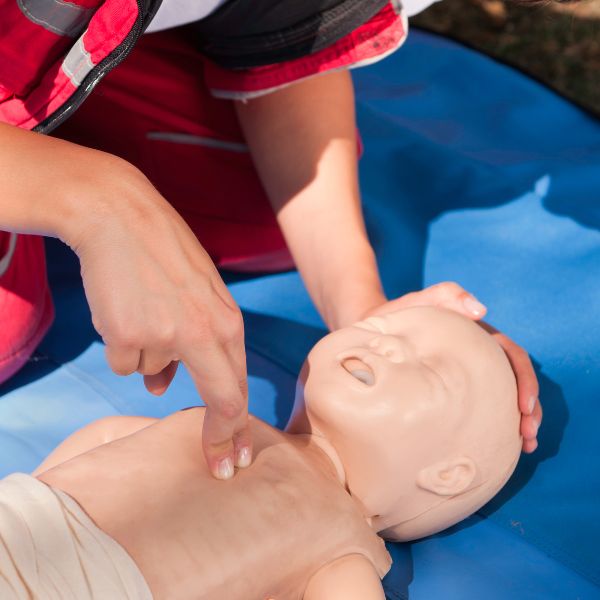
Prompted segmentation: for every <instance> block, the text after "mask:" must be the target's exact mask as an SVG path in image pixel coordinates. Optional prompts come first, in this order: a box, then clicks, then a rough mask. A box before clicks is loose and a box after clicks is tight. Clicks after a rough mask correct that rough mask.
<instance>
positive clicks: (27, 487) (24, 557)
mask: <svg viewBox="0 0 600 600" xmlns="http://www.w3.org/2000/svg"><path fill="white" fill-rule="evenodd" d="M0 598H1V599H2V600H13V599H15V598H16V599H19V600H20V599H21V598H27V599H31V598H33V599H35V600H38V599H39V600H121V599H123V600H125V599H126V600H151V599H152V594H151V593H150V589H149V588H148V586H147V584H146V582H145V580H144V578H143V576H142V574H141V572H140V571H139V569H138V567H137V566H136V564H135V563H134V562H133V560H132V559H131V557H130V556H129V555H128V554H127V553H126V552H125V550H124V549H123V548H122V547H121V546H120V545H119V544H118V543H117V542H116V541H115V540H113V539H112V538H111V537H109V536H108V535H106V534H105V533H104V532H103V531H102V530H100V529H99V528H98V527H97V526H96V525H95V524H94V523H93V521H92V520H91V519H90V518H89V517H88V516H87V515H86V513H85V512H84V511H83V510H82V509H81V507H80V506H79V505H78V504H77V503H76V502H75V501H74V500H73V499H72V498H71V497H70V496H68V495H67V494H65V493H64V492H61V491H60V490H56V489H52V488H51V487H49V486H47V485H46V484H44V483H42V482H41V481H39V480H38V479H35V478H34V477H31V476H30V475H25V474H23V473H15V474H13V475H9V476H8V477H6V478H5V479H3V480H1V481H0Z"/></svg>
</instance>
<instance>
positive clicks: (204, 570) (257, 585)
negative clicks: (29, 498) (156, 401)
mask: <svg viewBox="0 0 600 600" xmlns="http://www.w3.org/2000/svg"><path fill="white" fill-rule="evenodd" d="M203 418H204V409H203V408H195V409H189V410H186V411H182V412H178V413H175V414H173V415H171V416H170V417H167V418H166V419H163V420H162V421H157V422H155V423H154V424H152V425H150V426H148V427H146V428H145V429H142V430H141V431H138V432H137V433H134V434H132V435H130V436H127V437H125V438H122V439H119V440H115V441H113V442H111V443H109V444H106V445H103V446H99V447H98V448H96V449H94V450H91V451H90V452H87V453H85V454H83V455H81V456H77V457H75V458H73V459H71V460H69V461H67V462H66V463H63V464H61V465H58V466H57V467H55V468H53V469H51V470H49V471H46V472H45V473H43V474H42V475H41V476H39V477H40V479H41V480H42V481H44V482H46V483H48V484H49V485H52V486H53V487H56V488H59V489H61V490H63V491H65V492H66V493H68V494H69V495H70V496H72V497H73V498H74V499H75V500H76V501H77V502H78V503H79V504H80V505H81V506H82V507H83V508H84V510H85V511H86V512H87V513H88V514H89V515H90V517H91V518H92V519H93V520H94V521H95V522H96V524H97V525H98V526H99V527H100V528H101V529H103V530H104V531H105V532H106V533H108V534H109V535H110V536H111V537H113V538H114V539H115V540H116V541H117V542H119V543H120V544H121V545H122V546H123V547H124V548H125V549H126V550H127V552H128V553H129V554H130V555H131V557H132V558H133V559H134V560H135V562H136V563H137V565H138V566H139V568H140V570H141V571H142V574H143V575H144V577H145V578H146V580H147V582H148V585H149V586H150V589H151V591H152V593H153V595H154V597H155V598H157V599H160V598H167V597H168V598H170V599H196V598H202V599H206V600H209V599H211V600H212V599H215V600H223V599H225V598H226V599H227V600H237V599H239V600H264V599H266V598H273V599H275V600H288V599H290V600H291V599H293V600H297V599H301V598H302V596H303V592H304V589H305V587H306V585H307V583H308V581H309V579H310V577H311V575H312V574H314V573H315V572H316V571H317V570H318V569H319V568H320V567H322V566H324V565H325V564H327V563H328V562H331V561H333V560H335V559H336V558H340V557H342V556H344V555H349V554H354V553H357V554H362V555H364V556H366V557H367V558H368V559H369V560H370V561H371V562H372V563H373V564H374V566H375V567H376V569H377V571H378V573H379V575H380V576H381V577H383V575H384V574H385V572H386V571H387V570H388V569H389V566H390V564H391V561H390V558H389V555H388V553H387V551H386V550H385V545H384V542H383V540H381V538H379V537H378V536H377V535H376V534H375V533H374V532H373V531H372V530H371V528H370V527H369V525H368V524H367V521H366V520H365V517H364V516H363V515H362V513H361V511H360V510H359V507H358V505H357V504H356V503H355V502H354V501H353V500H352V498H351V497H350V495H349V494H348V492H346V490H345V489H344V487H343V485H342V483H341V482H340V479H339V476H338V472H337V470H336V468H335V467H334V465H333V463H332V462H331V460H330V459H329V458H328V456H327V454H326V453H325V452H324V451H323V450H322V449H321V448H320V447H319V445H317V444H315V443H314V440H313V436H310V435H290V434H287V433H284V432H282V431H279V430H277V429H274V428H272V427H270V426H269V425H267V424H266V423H264V422H262V421H260V420H257V419H252V430H253V439H254V457H255V458H254V462H253V464H252V466H251V467H250V468H249V469H246V470H240V471H239V472H238V473H237V474H236V476H235V477H234V478H233V479H232V480H229V481H218V480H215V479H214V478H213V477H212V476H211V475H210V473H209V472H208V469H207V467H206V464H205V462H204V458H203V454H202V438H201V431H202V420H203ZM90 473H93V476H90V475H89V474H90ZM290 474H293V476H291V475H290ZM158 540H160V541H158Z"/></svg>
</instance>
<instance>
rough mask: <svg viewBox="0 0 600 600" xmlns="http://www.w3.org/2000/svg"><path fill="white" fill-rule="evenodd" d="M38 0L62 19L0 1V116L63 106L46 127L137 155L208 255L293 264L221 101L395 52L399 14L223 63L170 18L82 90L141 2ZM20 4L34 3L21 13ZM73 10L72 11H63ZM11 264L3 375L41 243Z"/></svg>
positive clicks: (25, 243) (39, 308)
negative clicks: (284, 56) (291, 54)
mask: <svg viewBox="0 0 600 600" xmlns="http://www.w3.org/2000/svg"><path fill="white" fill-rule="evenodd" d="M366 1H367V0H365V2H366ZM413 1H418V0H413ZM426 1H428V0H426ZM47 2H48V3H49V4H48V6H49V7H50V8H52V10H54V12H50V13H48V15H50V16H52V15H58V16H61V15H62V17H64V18H63V20H62V21H61V20H60V19H59V20H56V21H55V22H54V23H52V24H51V27H50V26H49V24H48V23H49V20H48V18H46V17H48V15H46V14H45V13H44V12H43V10H45V9H44V8H43V7H44V3H43V2H41V1H39V0H36V1H35V2H32V0H19V2H18V4H19V9H16V8H15V6H16V5H17V0H0V38H2V39H3V40H4V39H6V40H7V42H6V43H5V42H4V41H3V42H2V45H1V46H0V121H5V122H9V123H12V124H15V125H18V126H21V127H24V128H34V127H36V128H38V129H39V130H42V131H44V130H47V129H49V128H50V127H54V124H55V123H59V122H61V121H64V120H65V115H66V114H69V115H71V116H70V118H69V119H68V120H66V121H65V122H64V124H63V125H61V126H60V127H59V128H58V129H57V130H56V134H57V135H59V136H61V137H64V138H65V139H69V140H73V141H76V142H78V143H81V144H83V145H86V146H90V147H96V148H99V149H102V150H105V151H108V152H111V153H113V154H117V155H119V156H122V157H124V158H125V159H127V160H129V161H130V162H132V163H134V164H136V165H137V166H138V167H139V168H140V169H141V170H142V171H143V172H144V173H145V174H146V175H147V176H148V177H149V178H150V180H151V181H153V183H154V184H155V185H156V186H157V188H158V189H159V191H160V192H161V193H162V194H163V195H164V196H165V197H166V198H167V199H168V200H169V201H170V202H171V203H172V204H173V205H174V206H175V208H176V209H177V210H178V211H179V212H180V214H182V216H183V217H184V218H185V219H186V221H187V222H188V223H189V225H190V227H191V228H192V229H193V230H194V232H195V233H196V234H197V235H198V237H199V239H200V241H201V242H202V244H203V245H204V247H205V248H206V250H207V251H208V252H209V254H210V255H211V257H212V258H213V260H214V261H215V263H216V264H217V265H218V266H220V267H223V268H230V269H237V270H271V271H273V270H282V269H287V268H290V267H292V266H293V262H292V260H291V256H290V255H289V252H288V251H287V248H286V245H285V242H284V240H283V237H282V235H281V232H280V231H279V228H278V226H277V223H276V221H275V218H274V215H273V213H272V210H271V208H270V205H269V202H268V199H267V197H266V194H265V192H264V189H263V187H262V185H261V183H260V181H259V178H258V176H257V173H256V171H255V169H254V165H253V163H252V160H251V157H250V155H249V152H248V148H247V147H246V144H245V141H244V138H243V136H242V133H241V131H240V128H239V126H238V123H237V119H236V117H235V113H234V109H233V104H232V102H231V101H232V99H248V98H252V97H256V96H260V95H263V94H266V93H270V92H272V91H274V90H277V89H279V88H281V87H283V86H288V85H291V84H293V83H295V82H298V81H300V80H302V79H305V78H307V77H313V76H316V75H319V74H320V73H324V72H327V71H330V70H336V69H341V68H354V67H358V66H363V65H366V64H370V63H372V62H374V61H376V60H380V59H381V58H384V57H385V56H387V55H388V54H389V53H391V52H393V51H394V50H396V49H397V48H398V47H399V46H400V45H401V44H402V42H403V41H404V39H405V38H406V34H407V22H406V16H405V13H404V12H403V11H402V10H401V9H400V7H399V4H398V3H397V2H396V0H392V1H390V2H389V3H387V4H385V5H384V6H383V8H382V9H381V10H379V11H378V12H377V13H376V14H375V15H373V16H372V17H371V18H369V19H368V20H367V21H366V22H364V23H363V24H362V25H361V26H360V27H358V28H357V29H355V30H353V31H351V32H350V33H348V34H346V35H344V36H343V37H341V38H340V39H338V40H337V41H336V42H335V43H332V44H330V45H329V46H327V47H324V48H322V49H320V50H318V51H315V52H313V53H310V54H307V55H304V56H301V57H297V58H291V59H289V60H283V61H281V62H278V63H274V64H263V65H260V66H255V67H252V68H236V69H229V68H223V67H222V66H219V64H217V62H215V61H214V60H210V59H208V58H206V56H204V55H203V54H201V53H200V51H199V50H198V49H197V45H196V44H195V43H194V39H193V35H194V33H193V31H191V29H190V28H191V26H188V27H179V28H176V29H169V30H167V31H159V32H157V33H150V34H149V35H145V36H143V37H141V38H139V39H138V40H137V43H136V44H135V47H134V48H133V50H131V51H130V52H129V48H127V51H128V52H129V55H128V56H127V59H126V60H124V61H123V62H122V63H121V64H119V65H118V66H117V67H116V68H114V69H113V70H112V71H111V72H110V73H108V75H105V76H103V79H102V81H100V83H99V85H97V87H96V89H95V90H94V93H93V94H90V95H87V94H89V92H90V91H91V89H92V88H94V87H95V86H96V84H97V83H98V81H99V79H100V76H99V75H98V77H96V78H95V79H94V77H93V76H94V74H95V73H97V72H100V71H102V69H104V70H105V71H108V70H110V68H111V67H112V66H113V65H114V64H117V63H119V62H120V61H121V59H122V56H121V55H120V54H119V52H121V49H122V48H126V47H127V44H128V40H129V39H130V37H131V35H132V32H133V31H134V30H135V27H136V24H137V23H138V21H136V19H138V20H139V15H138V13H137V12H136V11H137V10H138V9H137V6H138V5H137V3H135V2H125V1H122V2H121V1H119V2H114V1H111V0H106V1H105V2H104V3H99V2H98V0H77V1H76V2H66V1H65V0H47ZM224 3H225V0H204V1H202V2H195V3H186V4H188V6H187V8H189V9H190V12H187V11H186V13H185V14H184V13H183V12H182V11H181V7H182V6H183V4H184V3H183V2H182V1H181V0H165V3H164V4H163V6H161V7H160V8H159V10H158V12H157V14H156V16H155V20H154V21H153V23H152V24H151V25H150V28H149V30H150V31H152V30H155V31H156V30H158V29H162V28H164V27H170V26H171V25H173V24H179V23H181V22H186V21H188V20H197V19H203V18H204V17H205V16H207V15H211V14H217V13H218V11H219V7H221V6H222V5H223V4H224ZM25 5H28V6H30V7H31V8H32V9H35V10H38V12H37V13H36V14H33V13H32V14H29V13H24V12H23V6H25ZM50 5H52V6H50ZM59 5H60V6H59ZM67 5H68V6H67ZM40 7H41V9H40ZM59 9H60V10H59ZM40 10H41V12H39V11H40ZM48 10H49V9H48ZM65 10H66V11H67V12H64V11H65ZM61 11H63V12H62V13H61ZM69 11H70V12H69ZM73 11H77V18H72V17H73V16H72V15H71V13H72V12H73ZM215 11H217V12H216V13H215ZM3 12H4V13H6V18H5V19H4V21H2V19H3ZM59 13H60V14H59ZM24 15H25V16H26V17H27V18H24ZM62 17H61V18H62ZM86 19H87V20H86ZM182 19H183V21H182ZM17 25H18V27H17ZM38 30H39V31H38ZM38 33H39V35H38ZM42 34H43V35H42ZM77 36H79V37H77ZM132 39H133V38H132ZM31 40H35V44H33V46H32V45H31V43H29V42H31ZM108 41H110V42H111V44H112V46H107V45H106V44H107V42H108ZM134 41H135V40H134ZM9 42H10V43H9ZM132 44H133V42H132ZM17 46H18V48H17ZM11 48H14V52H12V50H11ZM111 48H114V49H113V50H111ZM11 52H12V54H11ZM111 61H112V62H111ZM83 99H85V102H83V104H82V105H81V106H80V107H79V108H78V109H77V110H76V111H74V110H73V106H77V104H79V103H80V102H82V101H83ZM69 103H70V104H69ZM65 107H66V108H65ZM13 239H15V238H14V237H13V236H11V235H10V234H8V233H3V232H0V261H1V260H2V259H3V257H5V256H8V254H7V253H6V251H4V252H3V248H7V247H8V246H7V244H10V243H12V242H11V240H13ZM9 263H10V264H9V268H7V269H6V270H5V271H4V273H2V272H0V302H1V299H2V298H3V299H4V304H3V305H2V304H0V311H1V312H0V382H1V381H3V380H5V379H6V378H7V377H8V376H10V375H11V374H12V373H14V372H15V371H16V370H17V369H18V368H20V367H21V366H22V364H23V363H24V362H25V360H26V359H27V357H28V356H29V354H30V353H31V351H32V350H33V348H35V345H36V344H37V343H38V342H39V340H40V339H41V337H42V336H43V335H44V333H45V331H46V330H47V328H48V327H49V324H50V323H51V321H52V314H53V313H52V304H51V300H50V296H49V291H48V287H47V283H46V275H45V262H44V255H43V245H42V243H41V240H40V239H39V238H35V237H33V236H27V237H26V236H18V238H17V245H16V249H15V250H14V252H13V254H12V255H10V256H9ZM25 265H26V266H25ZM9 322H10V326H8V325H5V323H9Z"/></svg>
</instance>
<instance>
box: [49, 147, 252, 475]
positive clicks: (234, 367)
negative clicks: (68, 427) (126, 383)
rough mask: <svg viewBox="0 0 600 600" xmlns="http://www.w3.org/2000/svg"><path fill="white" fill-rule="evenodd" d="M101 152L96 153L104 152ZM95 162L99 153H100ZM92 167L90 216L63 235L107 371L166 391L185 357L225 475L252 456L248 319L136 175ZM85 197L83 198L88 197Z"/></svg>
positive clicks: (116, 163)
mask: <svg viewBox="0 0 600 600" xmlns="http://www.w3.org/2000/svg"><path fill="white" fill-rule="evenodd" d="M98 154H99V153H98ZM95 160H96V159H95ZM97 160H100V161H103V160H104V161H106V162H107V163H108V164H102V165H101V167H103V170H102V171H99V168H98V165H97V164H95V165H93V167H92V170H91V171H90V172H91V173H101V174H102V179H101V178H100V175H95V176H93V177H92V176H91V180H92V181H91V183H92V184H93V185H89V183H90V182H85V183H84V184H81V182H80V185H79V187H78V188H77V190H76V191H75V192H76V193H77V194H79V195H86V197H85V198H82V200H85V202H84V204H85V207H86V212H85V214H82V215H80V214H77V218H76V219H75V222H76V223H77V226H73V227H71V231H69V232H68V233H65V234H64V235H63V236H61V237H63V239H64V240H65V241H66V242H67V243H68V244H69V245H70V246H71V247H72V248H73V249H74V250H75V252H76V253H77V255H78V256H79V259H80V261H81V273H82V277H83V283H84V287H85V293H86V296H87V299H88V302H89V305H90V309H91V312H92V321H93V324H94V327H95V328H96V330H97V331H98V333H99V334H100V335H101V336H102V339H103V340H104V342H105V344H106V357H107V360H108V363H109V365H110V367H111V369H112V370H113V371H114V372H115V373H117V374H119V375H129V374H130V373H134V372H135V371H137V372H138V373H141V374H143V375H144V383H145V385H146V387H147V389H148V390H149V391H150V392H152V393H154V394H162V393H163V392H164V391H165V390H166V389H167V388H168V386H169V384H170V383H171V380H172V379H173V377H174V375H175V371H176V369H177V364H178V362H179V361H181V362H183V363H184V364H185V366H186V367H187V369H188V371H189V373H190V375H191V376H192V379H193V380H194V383H195V385H196V388H197V390H198V392H199V393H200V394H201V396H202V399H203V400H204V402H205V403H206V405H207V411H206V416H205V419H204V429H203V449H204V453H205V456H206V460H207V462H208V466H209V468H210V470H211V472H212V473H213V474H214V475H215V476H216V477H218V478H220V479H228V478H230V477H232V476H233V474H234V465H235V466H238V467H246V466H248V465H249V464H250V462H251V456H252V440H251V436H250V431H249V428H248V411H247V375H246V356H245V350H244V332H243V321H242V316H241V312H240V310H239V308H238V307H237V305H236V303H235V302H234V300H233V298H232V296H231V294H230V293H229V291H228V290H227V287H226V286H225V284H224V283H223V281H222V280H221V277H220V276H219V273H218V272H217V270H216V268H215V266H214V265H213V263H212V261H211V260H210V258H209V256H208V254H207V253H206V252H205V250H204V249H203V248H202V246H201V245H200V243H199V242H198V240H197V239H196V237H195V235H194V234H193V233H192V231H191V230H190V229H189V227H188V226H187V224H186V223H185V222H184V221H183V219H182V218H181V217H180V216H179V215H178V214H177V212H176V211H175V210H174V209H173V208H172V207H171V206H170V205H169V204H168V203H167V202H166V200H164V198H162V196H160V194H159V193H158V192H157V191H156V189H155V188H154V187H153V186H152V185H151V183H150V182H149V181H148V180H147V179H146V178H145V177H144V175H142V173H141V172H140V171H138V170H137V169H135V168H134V167H132V166H131V165H129V164H128V163H126V162H124V161H121V160H120V159H115V158H114V157H107V155H104V158H99V159H97ZM84 193H85V194H84Z"/></svg>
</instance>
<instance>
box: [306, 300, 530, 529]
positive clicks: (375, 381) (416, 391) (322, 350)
mask: <svg viewBox="0 0 600 600" xmlns="http://www.w3.org/2000/svg"><path fill="white" fill-rule="evenodd" d="M482 374H485V375H484V376H482ZM490 389H493V390H494V395H498V394H500V395H502V396H503V397H506V398H507V401H506V402H502V403H500V404H501V405H500V406H498V403H497V402H490V401H487V398H488V397H489V395H490V394H489V391H490ZM298 391H299V396H300V398H299V400H298V402H297V406H298V404H301V402H302V395H303V399H304V402H305V406H306V415H307V417H308V420H309V422H310V425H311V428H312V429H313V431H314V432H315V433H320V434H322V435H323V436H324V437H326V438H327V439H329V441H330V442H331V443H332V444H333V446H334V448H335V449H336V451H337V452H338V454H339V456H340V459H341V461H342V463H343V465H344V468H345V471H346V480H347V485H348V487H349V489H350V491H351V493H352V494H353V496H355V498H356V499H357V500H358V501H359V502H360V503H362V505H363V507H364V510H365V513H366V514H367V516H370V517H373V518H374V519H375V520H377V521H378V523H377V525H378V529H386V528H389V527H393V526H395V525H397V524H398V523H403V522H405V521H408V520H410V519H413V518H414V517H416V516H418V515H420V514H421V513H423V512H424V511H426V510H428V509H429V508H431V507H433V506H435V505H436V504H439V503H440V502H441V500H443V499H444V498H445V497H447V496H452V495H454V493H455V492H456V490H460V491H464V489H466V488H469V487H473V486H476V485H479V484H481V483H482V479H481V473H479V472H478V470H477V466H476V464H475V463H473V462H472V461H471V459H470V455H472V454H473V453H474V452H475V451H476V450H477V447H478V439H480V437H481V435H482V434H484V435H485V431H486V430H488V431H489V432H491V431H492V430H494V429H497V422H498V420H499V419H503V420H504V421H505V422H506V421H507V417H506V415H508V424H507V425H506V426H507V427H514V435H512V437H513V438H514V439H515V441H516V443H517V444H518V443H519V437H518V409H517V402H516V388H515V383H514V376H513V374H512V370H511V369H510V366H509V365H508V361H507V360H506V357H505V356H504V353H503V352H502V350H501V349H500V347H499V346H498V345H497V344H496V343H495V342H494V341H493V340H492V339H491V338H490V336H489V335H488V334H487V333H485V332H484V331H483V330H482V329H481V328H480V327H478V326H477V325H475V324H474V323H472V322H470V321H468V320H467V319H466V318H464V317H462V316H460V315H458V314H455V313H452V312H450V311H446V310H443V309H437V308H430V307H419V308H412V309H406V310H401V311H397V312H395V313H391V314H389V315H386V316H382V317H372V318H369V319H367V320H365V321H362V322H360V323H357V324H355V325H354V326H352V327H348V328H345V329H341V330H339V331H337V332H334V333H332V334H330V335H328V336H327V337H325V338H323V340H321V341H320V342H319V343H318V344H317V345H316V346H315V347H314V348H313V350H312V351H311V353H310V354H309V356H308V358H307V364H306V366H305V369H304V375H303V377H302V381H301V382H300V383H299V388H298ZM475 403H477V405H475ZM475 409H476V410H475ZM453 460H457V461H458V462H457V463H456V464H457V465H458V467H457V469H454V464H455V463H454V462H452V461H453ZM436 465H437V466H438V467H439V468H440V469H441V470H440V472H439V474H434V475H433V476H434V479H435V478H436V477H437V478H439V481H440V482H441V487H440V486H439V485H438V484H437V483H436V481H433V483H431V482H429V478H430V476H431V473H429V474H428V468H430V467H432V466H434V468H435V466H436ZM444 465H452V468H450V469H446V470H444ZM457 479H458V482H457ZM430 484H431V485H430ZM432 486H433V489H434V492H432Z"/></svg>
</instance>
